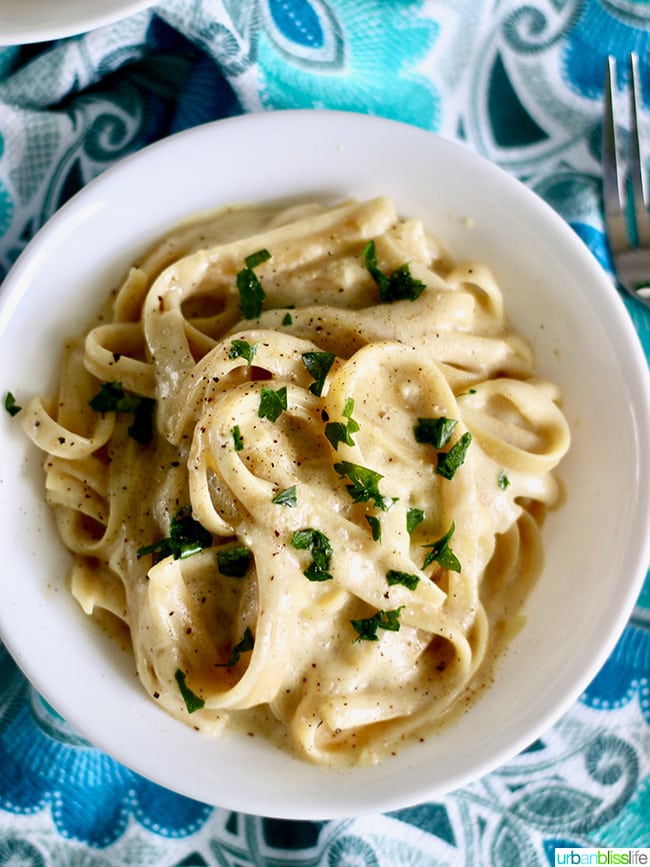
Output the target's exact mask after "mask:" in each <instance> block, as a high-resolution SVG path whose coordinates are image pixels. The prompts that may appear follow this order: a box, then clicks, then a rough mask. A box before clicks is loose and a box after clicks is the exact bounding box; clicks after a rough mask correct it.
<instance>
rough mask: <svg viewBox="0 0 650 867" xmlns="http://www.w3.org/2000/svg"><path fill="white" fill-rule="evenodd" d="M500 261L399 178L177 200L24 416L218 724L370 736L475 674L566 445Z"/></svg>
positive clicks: (191, 713) (325, 750)
mask: <svg viewBox="0 0 650 867" xmlns="http://www.w3.org/2000/svg"><path fill="white" fill-rule="evenodd" d="M559 401H560V395H559V393H558V390H557V388H556V387H554V386H553V385H552V384H551V383H549V382H546V381H543V380H541V379H539V378H537V376H536V373H535V360H534V358H533V353H532V350H531V347H530V345H529V344H528V343H527V341H526V340H525V339H524V338H523V337H522V336H521V335H519V334H517V333H516V332H515V331H514V330H513V329H512V327H511V326H510V324H509V321H508V319H507V317H506V314H505V312H504V309H503V299H502V295H501V292H500V290H499V287H498V285H497V284H496V282H495V280H494V277H493V276H492V275H491V273H490V272H489V270H488V269H487V268H486V267H485V266H483V265H481V264H477V263H464V264H456V263H453V262H450V261H449V259H448V257H447V256H446V255H445V253H444V251H443V250H442V249H441V248H440V246H439V245H438V244H437V242H436V241H435V240H433V239H432V238H431V237H430V236H429V235H428V234H427V232H426V230H425V228H424V226H423V225H422V223H421V222H420V221H418V220H416V219H402V218H400V217H398V216H397V214H396V213H395V210H394V207H393V205H392V203H391V201H390V200H389V199H387V198H379V199H375V200H372V201H368V202H346V203H343V204H341V205H338V206H336V207H332V208H328V207H322V206H319V205H308V206H293V207H290V208H284V209H282V208H270V207H269V208H248V207H242V208H228V209H225V210H223V211H220V212H218V213H216V214H213V215H207V216H204V217H202V218H197V219H196V220H193V221H191V222H188V223H186V224H184V225H182V226H180V227H178V228H177V229H176V230H175V231H174V232H172V233H171V234H170V235H169V237H167V238H165V239H163V240H162V241H161V242H160V243H158V244H157V245H156V246H155V247H154V248H153V249H152V250H151V251H150V252H149V253H148V254H147V255H145V256H144V257H143V259H142V260H141V261H140V262H138V263H137V264H135V265H134V266H133V267H132V269H131V270H130V272H129V274H128V276H127V278H126V280H125V281H124V283H123V285H122V286H121V287H120V288H119V289H118V290H117V291H116V292H115V293H114V294H113V296H112V297H111V299H110V303H109V305H108V307H107V309H106V310H105V311H104V312H103V314H102V316H101V317H100V319H99V322H98V324H96V325H95V326H94V327H92V328H91V329H90V330H89V331H88V333H87V334H86V335H85V336H82V337H80V338H79V339H72V340H70V341H69V342H68V343H67V344H66V351H65V359H64V364H63V370H62V374H61V379H60V389H59V393H58V395H57V397H56V398H55V399H54V400H51V401H48V400H46V399H43V398H34V399H32V401H31V402H30V404H29V406H28V407H26V411H25V412H24V413H23V415H24V417H25V422H24V424H25V429H26V431H27V432H28V434H29V436H30V437H31V438H32V439H33V441H34V442H35V443H36V444H37V445H38V446H39V447H40V448H41V449H42V450H43V451H44V452H45V453H46V460H45V470H46V482H45V488H46V497H47V500H48V502H49V503H50V505H51V507H52V510H53V514H54V516H55V519H56V524H57V528H58V531H59V533H60V536H61V538H62V540H63V542H64V543H65V545H66V546H67V547H68V548H69V550H70V551H71V552H72V555H73V566H72V569H71V574H70V585H71V590H72V593H73V594H74V596H75V598H76V599H77V600H78V602H79V604H80V605H81V607H82V609H83V610H84V612H86V614H88V615H90V616H93V617H95V618H97V619H99V620H100V621H101V622H103V623H104V624H109V623H110V625H111V627H112V628H115V627H116V625H118V624H119V625H121V626H123V627H124V631H125V634H127V635H128V636H129V638H130V644H131V646H132V650H133V655H134V658H135V662H136V666H137V671H138V674H139V677H140V679H141V681H142V684H143V685H144V688H145V689H146V690H147V692H148V693H149V694H150V695H151V696H152V698H153V699H154V700H155V701H156V702H158V703H159V704H160V705H161V706H162V707H164V708H165V710H166V711H168V712H169V713H170V714H172V715H173V716H175V717H177V718H179V719H181V720H183V721H184V722H186V723H188V724H189V725H191V726H194V727H196V728H197V729H199V730H201V731H206V732H219V731H221V730H223V729H224V728H237V729H240V730H241V729H243V730H245V731H247V732H249V733H251V734H255V733H262V734H263V735H264V736H266V737H269V738H271V739H272V740H273V741H274V742H275V743H277V744H278V745H280V746H282V747H283V748H285V749H288V750H290V751H292V752H293V753H294V754H296V755H298V756H300V757H302V758H304V759H306V760H308V761H311V762H315V763H319V764H324V765H353V764H357V763H373V762H377V761H380V760H381V759H383V758H384V757H385V756H386V755H388V754H390V753H391V752H392V751H395V750H396V749H397V747H398V746H399V744H400V743H402V742H404V741H405V740H411V741H412V740H415V739H417V738H421V737H423V736H424V735H426V734H427V733H429V732H431V731H432V730H433V729H434V728H435V727H436V726H437V725H438V724H439V722H440V721H441V720H444V719H446V718H448V717H449V716H450V714H451V713H452V712H453V711H454V709H458V708H459V707H462V706H463V703H464V702H465V701H466V700H467V699H468V698H469V697H470V696H471V695H472V693H473V692H476V691H477V690H478V689H479V688H480V686H481V684H482V679H484V678H485V677H486V673H488V672H489V671H490V668H491V666H492V664H493V662H494V659H495V657H496V654H497V653H498V651H499V648H500V646H501V643H502V642H503V641H504V640H505V639H506V638H507V636H508V635H509V634H511V633H512V632H513V630H514V628H515V625H516V623H517V616H518V611H519V608H520V606H521V603H522V601H523V599H524V598H525V594H526V592H527V590H528V588H529V586H530V583H531V580H532V579H533V578H534V576H535V575H536V574H537V572H538V570H539V565H540V562H541V556H542V551H541V539H540V526H541V522H542V519H543V516H544V513H545V511H546V510H547V509H548V508H549V507H551V506H553V505H555V504H556V503H557V502H558V499H559V497H560V486H559V483H558V481H557V479H556V476H555V474H554V471H555V468H556V467H557V465H558V463H559V462H560V460H561V458H562V457H563V455H564V454H565V452H566V451H567V449H568V447H569V430H568V426H567V422H566V420H565V417H564V415H563V413H562V411H561V410H560V408H559Z"/></svg>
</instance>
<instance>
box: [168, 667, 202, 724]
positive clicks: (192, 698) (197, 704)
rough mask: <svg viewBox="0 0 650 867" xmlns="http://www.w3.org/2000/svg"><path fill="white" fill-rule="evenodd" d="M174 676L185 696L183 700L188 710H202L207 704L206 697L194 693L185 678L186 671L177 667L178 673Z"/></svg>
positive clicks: (190, 711)
mask: <svg viewBox="0 0 650 867" xmlns="http://www.w3.org/2000/svg"><path fill="white" fill-rule="evenodd" d="M174 677H175V678H176V683H177V684H178V688H179V689H180V691H181V695H182V696H183V701H184V702H185V707H186V708H187V712H188V713H194V711H197V710H201V708H202V707H204V706H205V701H204V699H202V698H200V697H199V696H198V695H196V694H195V693H193V692H192V690H191V689H190V688H189V686H188V685H187V682H186V680H185V672H184V671H182V670H181V669H180V668H178V669H176V674H175V675H174Z"/></svg>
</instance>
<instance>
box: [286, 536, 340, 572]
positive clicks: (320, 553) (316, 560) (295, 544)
mask: <svg viewBox="0 0 650 867" xmlns="http://www.w3.org/2000/svg"><path fill="white" fill-rule="evenodd" d="M291 547H292V548H295V549H296V550H298V551H311V556H312V562H311V563H310V564H309V566H308V567H307V568H306V569H305V571H304V572H303V573H302V574H303V575H304V576H305V578H308V579H309V580H310V581H329V580H331V578H332V575H331V574H330V573H329V571H328V569H329V565H330V560H331V559H332V553H333V551H332V545H331V544H330V540H329V539H328V538H327V536H326V535H325V533H323V532H321V531H320V530H315V529H314V528H313V527H304V528H303V529H302V530H296V531H295V532H294V533H293V535H292V536H291Z"/></svg>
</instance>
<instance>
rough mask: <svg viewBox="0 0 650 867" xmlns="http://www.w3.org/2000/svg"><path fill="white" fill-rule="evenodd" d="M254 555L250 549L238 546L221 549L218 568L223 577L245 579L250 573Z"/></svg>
mask: <svg viewBox="0 0 650 867" xmlns="http://www.w3.org/2000/svg"><path fill="white" fill-rule="evenodd" d="M252 559H253V555H252V553H251V550H250V548H247V547H246V546H245V545H238V546H236V547H235V548H220V549H219V550H218V551H217V566H218V567H219V571H220V572H221V574H222V575H227V576H228V577H229V578H243V577H244V575H245V574H246V573H247V572H248V567H249V566H250V564H251V560H252Z"/></svg>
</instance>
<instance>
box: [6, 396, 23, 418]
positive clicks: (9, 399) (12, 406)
mask: <svg viewBox="0 0 650 867" xmlns="http://www.w3.org/2000/svg"><path fill="white" fill-rule="evenodd" d="M5 409H6V410H7V412H8V413H9V415H11V416H14V415H18V413H19V412H20V411H21V409H22V406H18V404H17V403H16V398H15V397H14V396H13V394H12V393H11V392H10V391H8V392H7V394H6V395H5Z"/></svg>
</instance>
